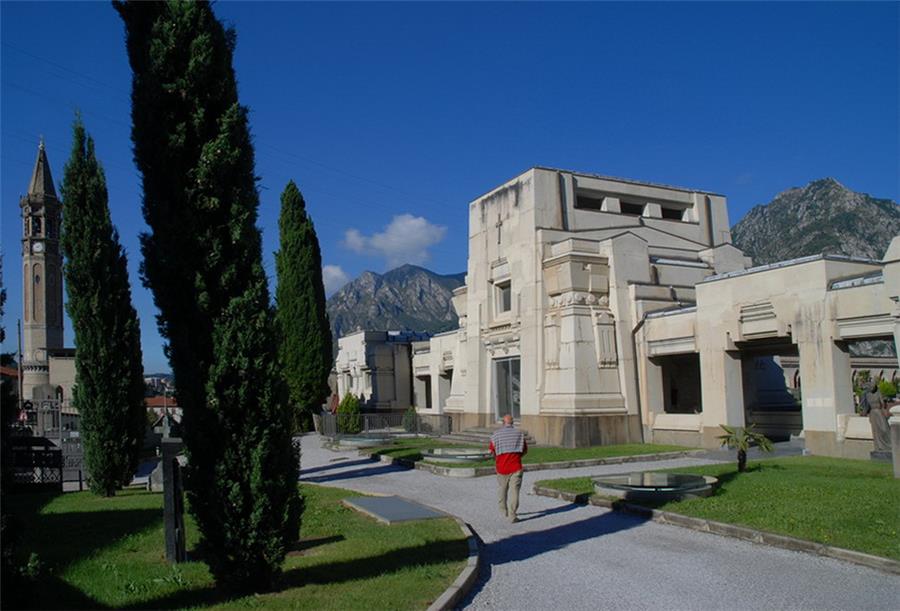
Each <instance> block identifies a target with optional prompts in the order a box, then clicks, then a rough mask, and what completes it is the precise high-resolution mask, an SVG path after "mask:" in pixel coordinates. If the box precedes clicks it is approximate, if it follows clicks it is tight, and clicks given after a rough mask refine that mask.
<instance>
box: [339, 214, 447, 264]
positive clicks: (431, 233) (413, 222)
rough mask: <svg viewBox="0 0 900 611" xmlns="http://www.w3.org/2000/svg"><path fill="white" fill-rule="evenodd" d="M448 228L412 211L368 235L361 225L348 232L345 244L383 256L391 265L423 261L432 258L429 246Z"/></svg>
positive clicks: (360, 252)
mask: <svg viewBox="0 0 900 611" xmlns="http://www.w3.org/2000/svg"><path fill="white" fill-rule="evenodd" d="M446 233H447V228H446V227H444V226H443V225H433V224H432V223H429V222H428V220H427V219H425V218H424V217H421V216H413V215H412V214H399V215H397V216H395V217H394V218H393V219H391V222H390V223H389V224H388V225H387V227H385V228H384V230H383V231H380V232H378V233H373V234H372V235H371V236H365V235H363V234H362V233H360V231H359V230H357V229H353V228H351V229H348V230H347V231H346V233H345V234H344V241H343V245H344V247H345V248H348V249H350V250H352V251H353V252H356V253H359V254H362V255H375V256H378V257H383V258H384V260H385V262H386V263H387V266H388V267H389V268H393V267H397V266H398V265H402V264H404V263H413V264H416V265H420V264H422V263H425V262H427V261H428V259H430V258H431V254H430V253H429V252H428V249H429V248H431V247H432V246H434V245H435V244H437V243H438V242H440V241H441V240H443V239H444V235H446Z"/></svg>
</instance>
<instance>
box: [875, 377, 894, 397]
mask: <svg viewBox="0 0 900 611" xmlns="http://www.w3.org/2000/svg"><path fill="white" fill-rule="evenodd" d="M878 391H879V392H880V393H881V396H882V397H884V398H885V399H893V398H894V397H896V396H897V385H896V384H894V383H893V382H889V381H888V380H881V381H880V382H878Z"/></svg>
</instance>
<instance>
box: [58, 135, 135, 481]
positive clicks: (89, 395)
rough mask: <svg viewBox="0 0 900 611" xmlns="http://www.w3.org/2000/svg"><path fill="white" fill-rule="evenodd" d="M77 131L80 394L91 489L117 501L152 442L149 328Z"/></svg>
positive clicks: (73, 165)
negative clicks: (144, 350)
mask: <svg viewBox="0 0 900 611" xmlns="http://www.w3.org/2000/svg"><path fill="white" fill-rule="evenodd" d="M73 132H74V133H73V142H72V154H71V156H70V157H69V161H68V163H66V168H65V176H64V178H63V184H62V197H63V202H64V205H65V214H64V215H63V223H62V238H61V245H62V250H63V254H64V256H65V257H66V263H65V267H64V271H65V278H66V291H67V294H68V301H67V304H66V308H67V309H68V312H69V317H70V318H71V320H72V327H73V330H74V331H75V346H76V351H75V388H74V389H73V393H72V395H73V403H74V405H75V407H76V408H78V412H79V414H80V416H81V437H82V443H83V445H84V458H85V462H86V465H87V470H88V472H89V473H90V479H89V482H90V486H91V490H92V491H93V492H94V493H96V494H101V495H105V496H113V495H114V494H115V491H116V489H117V488H119V487H121V486H123V485H125V484H128V483H129V482H130V481H131V477H132V475H133V474H134V470H135V468H136V467H137V465H138V460H139V457H140V450H141V446H142V444H143V441H144V429H145V426H146V408H145V407H144V380H143V366H142V364H141V343H140V342H141V330H140V325H139V324H138V318H137V313H136V312H135V310H134V307H133V306H132V305H131V287H130V286H129V284H128V263H127V261H126V258H125V253H124V251H123V250H122V247H121V246H120V245H119V236H118V233H117V232H116V230H115V228H114V227H113V225H112V221H111V220H110V216H109V206H108V204H107V193H106V178H105V176H104V174H103V169H102V168H101V167H100V164H99V163H98V162H97V158H96V156H95V154H94V141H93V139H92V138H90V137H89V136H87V135H86V134H85V130H84V125H82V123H81V120H80V119H77V120H76V121H75V126H74V129H73Z"/></svg>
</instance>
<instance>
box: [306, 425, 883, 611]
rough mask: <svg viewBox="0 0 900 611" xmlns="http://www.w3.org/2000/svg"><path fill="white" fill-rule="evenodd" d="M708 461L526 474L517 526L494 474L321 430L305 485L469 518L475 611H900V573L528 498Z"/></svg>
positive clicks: (309, 439)
mask: <svg viewBox="0 0 900 611" xmlns="http://www.w3.org/2000/svg"><path fill="white" fill-rule="evenodd" d="M709 462H710V461H708V460H704V459H694V458H687V459H677V460H670V461H664V462H653V463H631V464H627V465H610V466H606V467H588V468H583V469H567V470H560V471H539V472H529V473H526V474H525V481H524V483H523V485H522V492H523V494H522V499H521V504H520V510H519V511H520V517H521V518H522V521H521V522H519V523H517V524H509V523H507V522H506V521H505V520H504V519H501V517H500V516H499V514H498V511H497V506H496V500H495V499H496V496H495V488H494V486H495V480H494V478H492V477H482V478H474V479H459V480H457V479H451V478H445V477H440V476H436V475H432V474H430V473H427V472H425V471H418V470H408V469H402V468H399V467H395V466H391V465H385V464H382V463H378V462H370V461H368V460H365V459H362V458H360V457H359V456H357V454H356V452H355V451H353V452H333V451H330V450H325V449H323V448H322V447H321V440H320V438H319V437H317V436H315V435H307V436H305V437H304V438H303V464H302V467H303V469H302V470H301V480H302V481H304V482H310V483H317V484H323V485H328V486H338V487H342V488H348V489H352V490H358V491H361V492H374V493H381V494H398V495H400V496H404V497H407V498H410V499H413V500H416V501H419V502H421V503H423V504H426V505H431V506H432V507H435V508H437V509H441V510H443V511H446V512H448V513H451V514H453V515H456V516H458V517H460V518H462V519H463V520H465V521H466V522H468V523H469V524H470V525H471V526H472V528H473V529H474V530H475V532H476V533H478V535H479V536H480V537H481V539H482V540H483V542H484V546H483V550H482V552H483V553H482V560H483V568H482V573H481V576H480V579H479V582H478V584H477V585H476V586H475V588H474V590H473V592H472V593H471V594H470V596H469V597H468V598H467V599H466V601H465V602H464V607H466V608H469V609H497V610H506V609H509V610H516V611H525V610H529V609H541V610H543V609H547V610H549V609H566V610H570V609H669V610H681V609H728V610H742V609H748V610H749V609H853V610H857V609H866V610H873V609H892V610H896V609H898V608H900V577H895V576H891V575H887V574H885V573H881V572H879V571H875V570H872V569H867V568H864V567H860V566H856V565H853V564H849V563H844V562H839V561H837V560H832V559H829V558H821V557H818V556H813V555H810V554H802V553H799V552H791V551H787V550H782V549H777V548H771V547H767V546H762V545H755V544H752V543H747V542H743V541H739V540H736V539H731V538H727V537H720V536H717V535H711V534H706V533H699V532H695V531H691V530H687V529H683V528H679V527H676V526H667V525H663V524H657V523H655V522H649V521H644V520H641V519H640V518H636V517H631V516H623V515H621V514H618V513H615V512H611V511H608V510H605V509H601V508H598V507H592V506H580V505H573V504H568V503H564V502H561V501H558V500H556V499H550V498H546V497H540V496H535V495H533V494H532V493H531V487H532V485H533V484H534V482H536V481H538V480H539V479H550V478H555V477H574V476H579V475H595V474H601V473H619V472H623V471H626V472H627V471H631V470H635V469H640V468H643V467H644V466H646V467H647V468H653V469H660V468H666V467H676V466H689V465H699V464H708V463H709ZM848 502H851V501H850V500H849V499H848Z"/></svg>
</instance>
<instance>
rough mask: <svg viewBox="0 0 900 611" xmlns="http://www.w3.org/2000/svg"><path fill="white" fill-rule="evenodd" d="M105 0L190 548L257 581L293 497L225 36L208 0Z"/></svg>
mask: <svg viewBox="0 0 900 611" xmlns="http://www.w3.org/2000/svg"><path fill="white" fill-rule="evenodd" d="M115 7H116V9H117V10H118V12H119V14H120V16H121V17H122V19H123V21H124V23H125V30H126V44H127V48H128V57H129V61H130V63H131V67H132V70H133V72H134V76H133V81H132V96H131V97H132V123H133V125H132V141H133V143H134V158H135V163H136V165H137V167H138V169H139V170H140V173H141V176H142V184H143V195H144V200H143V212H144V218H145V220H146V221H147V224H148V226H149V227H150V232H149V233H147V234H144V235H142V236H141V250H142V252H143V255H144V261H143V266H142V275H143V278H144V282H145V283H146V284H147V286H149V287H150V288H151V289H152V291H153V296H154V301H155V303H156V305H157V308H158V309H159V312H160V313H159V316H158V323H159V328H160V332H161V334H162V335H163V337H165V338H166V340H167V346H166V350H167V355H168V357H169V360H170V363H171V365H172V369H173V372H174V374H175V380H176V391H175V394H176V397H177V399H178V403H179V405H181V406H182V408H183V410H184V419H183V422H182V424H183V430H184V440H185V446H186V453H187V456H188V467H187V470H186V472H185V485H186V490H187V496H188V500H189V502H190V509H191V512H192V513H193V515H194V518H195V519H196V522H197V525H198V527H199V530H200V550H201V553H202V556H203V558H204V560H205V561H206V562H207V563H208V564H209V567H210V570H211V572H212V574H213V576H214V578H215V579H216V581H217V583H218V584H219V585H220V587H223V588H226V589H230V590H234V591H239V592H246V591H252V590H259V589H264V588H267V587H270V586H271V585H272V583H273V579H274V578H275V577H276V576H277V574H278V573H279V571H280V567H281V563H282V561H283V559H284V554H285V551H286V547H287V545H288V544H289V543H290V542H292V541H295V540H296V538H297V534H298V529H299V526H300V524H299V518H300V511H302V505H301V502H300V497H299V495H298V491H297V457H296V455H295V454H294V451H293V448H292V445H291V413H290V410H289V408H288V406H287V395H286V392H285V386H284V382H283V379H282V372H281V368H280V363H279V359H278V336H277V327H276V323H275V317H274V312H273V309H272V306H271V303H270V295H269V289H268V284H267V279H266V275H265V272H264V269H263V264H262V249H261V237H260V233H259V230H258V229H257V227H256V217H257V208H258V205H259V196H258V193H257V189H256V177H255V175H254V154H253V146H252V144H251V139H250V131H249V127H248V123H247V109H246V108H245V107H243V106H241V105H240V103H239V102H238V94H237V84H236V81H235V76H234V70H233V68H232V54H233V51H234V45H235V34H234V31H233V30H231V29H225V28H224V27H223V26H222V24H221V23H220V22H219V21H218V20H217V19H216V17H215V15H214V14H213V11H212V9H211V7H210V5H209V4H208V3H205V2H202V3H194V2H182V1H170V2H165V3H162V2H124V3H123V2H116V3H115Z"/></svg>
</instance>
